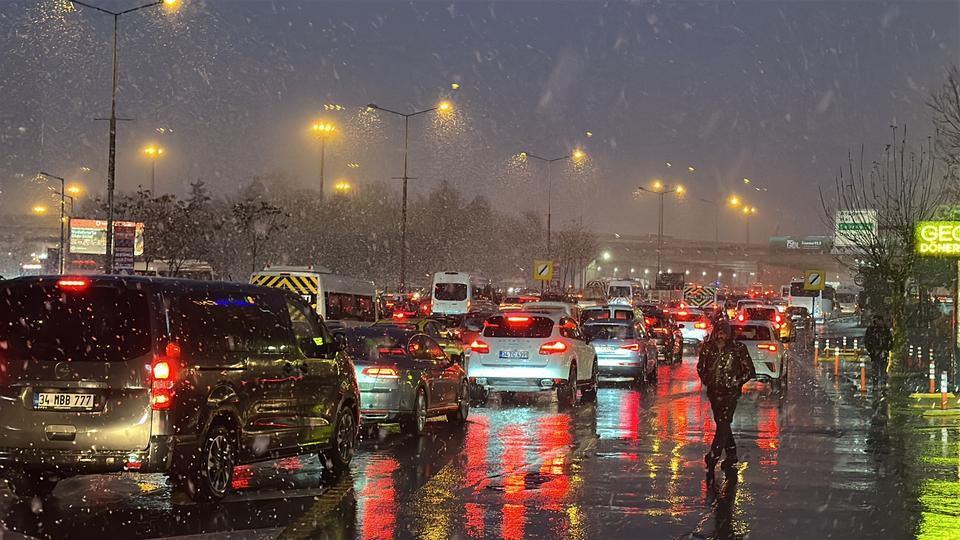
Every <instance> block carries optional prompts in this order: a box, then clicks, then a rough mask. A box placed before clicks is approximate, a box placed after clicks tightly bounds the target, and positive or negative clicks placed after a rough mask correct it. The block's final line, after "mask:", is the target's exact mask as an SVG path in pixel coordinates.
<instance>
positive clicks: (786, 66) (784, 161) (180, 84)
mask: <svg viewBox="0 0 960 540" xmlns="http://www.w3.org/2000/svg"><path fill="white" fill-rule="evenodd" d="M94 1H96V0H94ZM64 5H65V2H64V1H63V0H44V1H42V2H38V3H34V2H9V1H7V2H5V3H4V4H2V5H0V47H2V48H3V50H4V51H5V54H4V55H2V57H0V167H2V168H0V189H2V190H3V194H2V195H0V212H3V213H22V212H23V211H24V210H25V209H26V208H29V205H30V204H31V203H32V202H33V201H34V200H36V198H37V197H38V196H39V193H40V191H39V188H37V187H36V186H35V185H34V186H31V184H30V180H29V178H30V177H32V176H33V175H34V174H35V173H36V171H38V170H41V169H42V170H46V171H49V172H53V173H54V174H58V173H59V174H64V175H68V176H69V177H70V178H71V179H76V180H78V181H80V182H82V183H84V184H86V185H87V186H89V187H90V188H91V189H93V190H95V191H96V190H102V189H103V188H102V186H103V184H104V180H103V179H104V178H105V171H106V157H107V151H106V143H107V125H106V123H105V122H100V121H96V120H94V118H97V117H106V116H108V115H109V96H110V93H109V92H110V86H109V81H110V79H109V77H110V55H109V52H110V50H109V39H110V32H109V30H110V28H109V22H110V20H109V19H108V18H106V17H103V16H100V15H98V14H96V13H92V12H89V11H76V12H73V11H69V10H65V9H64ZM102 5H105V6H107V7H110V8H111V9H113V8H123V7H130V6H134V5H137V3H136V2H127V1H124V2H105V3H103V4H102ZM958 26H960V9H958V4H957V3H956V2H933V1H925V2H909V3H906V2H904V3H881V2H807V1H803V2H801V1H795V2H756V1H754V2H743V3H737V4H733V3H724V2H713V3H703V4H698V3H693V2H677V3H674V2H670V3H665V4H661V5H649V4H640V3H628V2H594V1H579V2H536V1H520V2H517V1H500V2H492V3H488V2H480V1H468V2H454V3H450V2H424V1H416V2H406V3H403V2H373V1H350V2H319V1H314V2H266V1H250V0H248V1H229V2H228V1H223V0H220V1H215V0H209V1H206V2H193V1H190V0H186V1H185V3H184V5H183V6H182V7H181V8H180V9H179V11H178V12H177V13H175V14H168V13H164V12H163V10H160V9H155V10H153V11H152V12H151V11H142V12H139V13H135V14H131V15H126V16H124V17H123V18H121V39H120V62H121V63H120V87H119V94H118V100H119V101H118V103H119V107H118V110H119V114H120V116H123V117H130V118H133V119H134V121H131V122H123V123H122V124H121V126H120V136H119V146H118V152H119V156H120V158H119V166H118V174H117V178H118V186H119V188H120V189H122V190H132V189H135V188H136V186H137V184H141V183H142V184H144V185H146V184H148V183H149V176H148V175H149V165H148V163H147V161H146V160H145V159H144V158H143V155H142V153H141V152H140V150H141V149H142V148H143V147H144V146H145V145H146V144H147V143H158V144H160V145H162V146H163V147H164V148H166V149H167V154H166V155H165V156H164V157H163V158H162V160H161V161H160V162H159V164H158V170H159V171H160V173H159V174H160V179H161V181H160V185H161V189H162V190H163V191H172V192H174V193H180V194H182V193H185V191H186V185H187V184H188V183H189V182H190V181H193V180H196V179H203V180H204V181H206V182H207V183H208V184H210V185H211V187H213V188H214V189H216V190H218V191H222V192H226V193H231V192H233V191H235V190H236V189H237V187H238V186H240V185H242V184H244V183H246V182H248V181H249V180H250V179H251V178H252V177H253V176H254V175H263V174H274V173H279V172H283V173H285V174H287V175H289V176H292V177H294V178H296V179H297V182H298V183H299V184H300V185H303V186H309V185H314V184H315V182H316V178H317V165H316V162H317V159H318V153H317V145H316V142H315V141H313V140H311V139H310V137H309V134H308V131H307V128H308V126H309V124H310V123H311V122H312V121H313V120H315V119H317V118H324V119H327V120H330V121H333V122H335V123H337V125H338V126H340V132H339V133H338V135H337V137H336V138H335V139H334V140H332V141H331V143H330V144H329V145H328V148H327V181H328V185H329V184H331V183H332V182H333V180H334V179H336V178H341V177H348V178H350V179H351V180H353V181H354V182H355V183H356V184H357V185H358V187H359V188H360V189H362V188H363V185H364V184H365V183H369V182H373V181H389V178H390V177H391V176H396V175H398V174H399V173H400V167H401V154H400V149H401V139H400V137H401V136H402V130H401V127H402V122H401V121H400V120H399V119H396V118H391V117H380V118H371V117H369V116H363V115H361V114H359V112H358V111H360V110H361V108H362V106H363V105H365V104H366V103H368V102H371V101H373V102H376V103H378V104H380V105H383V106H386V107H390V108H395V109H400V110H413V109H414V108H425V107H431V106H434V105H435V104H436V103H437V101H438V100H440V99H442V98H450V99H452V100H453V101H454V102H455V104H456V108H457V116H456V118H454V119H452V120H449V121H447V122H445V123H443V124H441V125H436V124H435V123H434V122H433V119H432V118H431V117H429V116H426V117H420V118H417V119H415V120H413V121H412V122H413V123H412V124H411V127H412V130H411V143H412V145H411V151H412V153H411V175H412V176H417V177H419V178H420V180H418V181H416V182H415V193H422V192H424V191H425V190H426V189H429V188H430V187H434V186H436V185H437V183H438V182H439V181H441V180H447V181H449V182H450V183H451V184H453V185H456V186H458V187H459V188H461V189H463V190H464V191H467V192H469V193H471V194H472V193H480V194H485V195H487V196H489V197H490V198H491V199H492V200H493V201H494V202H495V203H496V204H498V205H501V206H502V208H503V209H504V210H505V211H510V212H515V211H521V210H523V209H534V210H538V211H542V210H543V208H544V204H543V202H542V198H538V196H537V193H538V190H540V189H541V188H542V178H543V174H542V169H532V168H528V169H524V168H519V167H517V166H516V165H512V164H511V162H510V157H511V155H512V154H515V153H516V152H518V151H520V150H523V149H527V150H529V151H532V152H535V153H538V154H542V155H546V156H548V157H553V156H561V155H564V154H566V153H568V152H569V151H570V150H571V149H573V148H574V147H576V146H578V145H580V146H582V147H583V148H584V149H585V150H586V151H587V152H588V153H589V155H590V159H589V164H588V166H587V167H585V168H584V169H583V170H579V171H575V172H571V171H569V170H564V167H563V166H560V167H558V168H557V169H556V172H557V174H555V175H554V181H555V184H554V196H555V199H554V206H555V222H559V223H561V224H562V223H563V222H564V221H566V220H568V219H572V218H579V217H581V216H582V217H583V219H584V222H585V223H589V224H590V225H592V226H593V227H594V228H596V229H597V230H599V231H603V232H619V233H624V234H635V233H646V232H653V231H655V229H656V214H655V212H656V205H655V201H654V200H653V199H641V200H636V199H634V197H633V192H634V190H635V188H636V186H637V185H639V184H647V183H649V182H650V181H651V179H653V178H664V179H665V180H668V181H677V182H683V183H684V184H685V185H686V186H687V188H688V189H689V192H690V196H689V197H688V198H687V199H686V200H685V201H683V202H681V203H679V205H678V204H674V203H671V204H670V205H669V208H670V210H669V211H668V224H667V233H668V234H676V235H680V236H684V237H690V238H694V237H699V238H704V239H712V238H713V219H712V216H713V208H712V207H711V206H709V205H708V204H706V203H703V202H700V201H698V200H697V199H698V198H703V199H709V200H715V199H716V198H717V197H718V196H719V197H721V198H722V197H725V196H726V195H728V194H730V193H737V194H739V195H741V196H745V197H746V198H747V199H748V200H749V201H750V202H751V203H752V204H754V205H755V206H757V207H758V209H759V210H760V214H759V216H758V218H757V219H756V220H755V225H754V227H753V233H752V234H753V235H754V240H755V241H756V240H757V239H760V238H764V237H765V236H768V235H771V234H796V235H802V234H816V233H820V232H822V230H823V225H822V219H821V217H820V210H819V208H820V206H819V203H818V195H817V186H818V185H820V184H830V183H831V182H832V181H833V177H834V175H835V174H836V172H837V171H838V170H839V168H840V167H841V166H843V165H844V164H845V162H846V155H847V152H848V150H854V151H858V149H859V147H860V145H861V144H865V145H866V148H867V153H868V157H869V156H871V155H876V154H877V153H878V152H879V151H880V150H881V149H882V145H883V144H884V143H885V142H887V141H889V140H890V138H891V132H890V125H891V124H898V125H901V126H903V125H906V126H907V127H908V129H909V131H910V133H911V135H913V136H915V137H913V138H914V139H915V140H917V141H921V140H922V139H923V138H924V137H926V136H927V135H928V134H929V132H930V128H931V118H930V113H929V111H928V109H927V108H926V105H925V102H926V100H927V98H928V96H929V94H930V92H931V90H932V89H935V88H937V87H939V85H940V82H941V81H942V79H943V75H944V71H945V70H946V68H947V67H948V66H949V65H951V64H953V63H956V62H957V53H958ZM454 82H456V83H459V84H460V85H461V88H460V89H459V90H457V91H454V90H452V89H451V83H454ZM325 103H327V104H339V105H342V106H343V107H345V109H344V110H341V111H327V112H324V104H325ZM158 128H161V129H163V130H165V132H163V133H161V132H159V131H158ZM171 129H172V132H170V131H169V130H171ZM588 131H589V132H591V133H592V136H588V135H587V132H588ZM667 162H670V163H673V164H674V166H673V167H671V168H667V167H666V165H665V164H666V163H667ZM347 163H357V164H359V165H360V167H359V168H356V169H354V168H348V167H347ZM690 165H692V166H694V167H695V168H696V171H695V172H694V173H690V172H688V171H687V166H690ZM82 167H88V168H90V169H91V170H90V171H88V172H86V171H84V170H83V169H81V168H82ZM744 177H749V178H750V179H751V180H752V181H753V183H752V184H751V186H745V185H744V184H743V181H742V179H743V178H744ZM755 186H761V187H765V188H766V189H767V190H766V191H761V192H757V191H750V188H751V187H755ZM721 226H722V230H721V236H722V238H724V239H727V240H732V241H733V240H735V241H742V238H743V224H742V220H741V219H740V218H739V216H738V215H736V214H735V213H734V212H733V211H730V210H726V209H725V210H724V211H723V219H722V224H721Z"/></svg>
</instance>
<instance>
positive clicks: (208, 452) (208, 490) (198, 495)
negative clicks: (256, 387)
mask: <svg viewBox="0 0 960 540" xmlns="http://www.w3.org/2000/svg"><path fill="white" fill-rule="evenodd" d="M236 465H237V434H236V432H235V431H234V430H232V429H230V428H228V427H227V426H226V425H224V424H222V423H217V424H213V425H212V426H211V427H210V429H209V430H208V431H207V434H206V435H205V436H204V437H203V442H202V444H201V446H200V452H199V454H198V456H197V458H196V459H195V460H194V463H192V464H191V465H189V466H188V470H187V471H186V472H185V473H181V474H175V475H173V476H172V480H173V484H174V488H175V489H174V491H175V492H177V491H183V492H185V493H186V494H187V496H188V497H189V498H190V500H192V501H193V502H196V503H217V502H219V501H220V500H222V499H223V498H224V497H226V496H227V493H229V491H230V487H231V485H232V484H233V468H234V467H235V466H236Z"/></svg>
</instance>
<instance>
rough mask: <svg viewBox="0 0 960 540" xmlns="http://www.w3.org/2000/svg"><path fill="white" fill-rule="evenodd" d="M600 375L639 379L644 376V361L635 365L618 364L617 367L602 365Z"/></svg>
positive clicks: (639, 361)
mask: <svg viewBox="0 0 960 540" xmlns="http://www.w3.org/2000/svg"><path fill="white" fill-rule="evenodd" d="M599 373H600V375H614V376H622V377H639V376H640V375H643V360H638V361H637V362H636V364H635V365H630V364H627V363H625V362H624V363H622V364H621V363H618V364H616V365H612V364H607V365H603V364H600V370H599Z"/></svg>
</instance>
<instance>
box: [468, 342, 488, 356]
mask: <svg viewBox="0 0 960 540" xmlns="http://www.w3.org/2000/svg"><path fill="white" fill-rule="evenodd" d="M470 350H471V351H473V352H475V353H480V354H487V353H488V352H490V345H487V344H486V342H484V341H481V340H479V339H475V340H473V342H472V343H470Z"/></svg>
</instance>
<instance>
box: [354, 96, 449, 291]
mask: <svg viewBox="0 0 960 540" xmlns="http://www.w3.org/2000/svg"><path fill="white" fill-rule="evenodd" d="M366 110H367V111H368V112H376V111H382V112H385V113H388V114H392V115H394V116H398V117H400V118H403V176H401V177H399V178H395V179H397V180H402V181H403V201H402V204H401V206H400V287H399V289H400V292H404V291H405V290H406V285H407V182H408V181H409V180H414V178H411V177H410V176H409V175H408V174H407V164H408V161H409V155H410V152H409V150H410V144H409V142H410V119H411V118H413V117H414V116H420V115H422V114H427V113H430V112H434V111H436V112H437V114H439V115H446V114H450V113H452V112H453V103H452V102H450V101H446V100H444V101H441V102H440V103H437V105H436V106H435V107H430V108H429V109H423V110H420V111H413V112H410V113H402V112H399V111H396V110H392V109H387V108H384V107H381V106H379V105H377V104H376V103H370V104H368V105H367V107H366Z"/></svg>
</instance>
